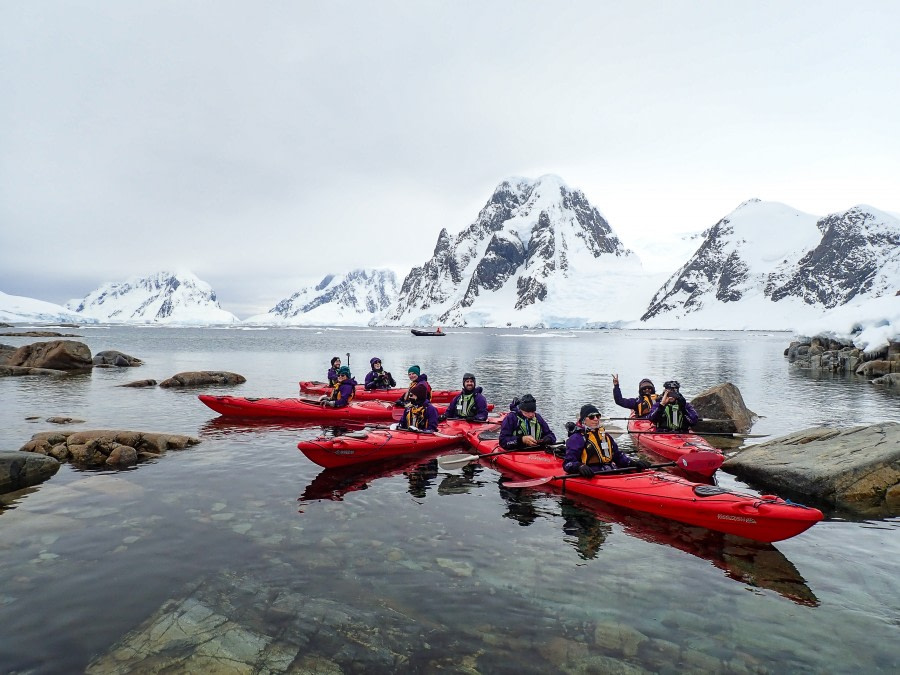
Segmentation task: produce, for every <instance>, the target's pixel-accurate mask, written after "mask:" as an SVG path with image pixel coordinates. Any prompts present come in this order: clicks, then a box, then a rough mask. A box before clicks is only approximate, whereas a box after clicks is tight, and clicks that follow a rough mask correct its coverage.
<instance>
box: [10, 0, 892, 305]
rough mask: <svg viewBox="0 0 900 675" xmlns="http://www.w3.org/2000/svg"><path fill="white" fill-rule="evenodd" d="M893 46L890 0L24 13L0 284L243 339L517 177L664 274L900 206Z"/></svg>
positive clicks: (19, 8) (405, 248)
mask: <svg viewBox="0 0 900 675" xmlns="http://www.w3.org/2000/svg"><path fill="white" fill-rule="evenodd" d="M898 26H900V2H896V1H895V0H883V1H880V2H871V1H869V2H866V1H863V2H860V1H858V0H854V2H847V1H841V2H828V1H822V0H816V1H809V2H791V1H790V0H779V1H777V2H762V1H759V0H754V1H751V2H739V1H736V0H728V1H727V2H714V1H712V0H710V1H707V2H700V1H693V2H677V1H660V2H641V1H632V2H627V3H626V2H619V1H616V2H606V1H604V0H585V1H581V0H569V1H566V0H561V1H559V2H547V1H532V0H515V1H513V0H508V1H490V0H480V1H478V2H467V1H461V0H448V1H446V2H427V1H413V0H408V1H406V2H385V1H379V2H369V1H362V0H359V1H357V2H339V1H338V2H335V1H334V0H329V1H328V2H318V1H317V2H303V1H301V0H293V1H291V2H265V3H259V2H249V1H246V2H223V1H220V0H215V1H209V2H196V1H195V2H192V1H190V0H172V1H167V2H162V1H156V2H154V1H151V0H141V1H133V2H129V1H127V0H115V1H112V2H99V1H87V2H75V1H73V0H67V1H66V2H58V1H54V0H4V2H2V3H0V290H2V291H4V292H6V293H10V294H13V295H25V296H28V297H34V298H38V299H41V300H47V301H50V302H56V303H63V302H65V301H66V300H68V299H69V298H73V297H82V296H84V295H86V294H87V293H88V292H90V291H91V290H93V289H94V288H96V287H97V286H99V285H100V284H101V283H103V282H106V281H123V280H125V279H126V278H128V277H131V276H135V275H143V274H149V273H151V272H155V271H158V270H161V269H190V270H191V271H193V272H194V273H195V274H197V275H198V276H199V277H200V278H201V279H204V280H205V281H208V282H209V283H210V284H212V286H213V288H215V289H216V291H217V292H218V295H219V300H220V302H221V304H222V306H223V307H224V308H225V309H228V310H230V311H232V312H234V313H236V314H237V315H238V316H239V317H241V318H243V317H245V316H248V315H249V314H252V313H257V312H263V311H266V310H268V309H269V308H270V307H272V306H273V305H274V304H275V303H276V302H277V301H278V300H280V299H282V298H284V297H287V296H289V295H290V294H292V293H293V292H294V291H296V290H299V289H300V288H301V287H302V286H304V285H307V284H308V283H310V282H311V281H314V280H318V279H319V278H321V277H322V276H324V275H325V274H327V273H329V272H340V271H343V270H347V269H352V268H356V267H392V268H394V269H395V270H397V271H398V273H401V274H405V273H406V272H407V271H409V269H410V268H411V267H413V266H414V265H420V264H422V263H423V262H425V261H426V260H427V259H428V258H429V257H430V256H431V253H432V251H433V249H434V245H435V242H436V239H437V235H438V233H439V232H440V230H441V228H442V227H445V228H447V229H448V230H449V231H450V232H451V234H453V233H456V232H458V231H460V230H461V229H463V228H464V227H465V226H466V225H468V224H469V223H471V222H472V221H473V220H474V219H475V217H476V215H477V213H478V210H479V209H480V208H481V207H482V206H483V205H484V203H485V202H486V200H487V199H488V198H489V197H490V195H491V193H492V191H493V189H494V187H495V186H496V185H497V184H498V183H499V182H500V181H502V180H503V179H505V178H507V177H510V176H527V177H533V178H536V177H538V176H540V175H543V174H547V173H553V174H557V175H559V176H561V177H562V178H563V180H565V181H566V182H567V183H568V184H569V185H570V186H572V187H575V188H578V189H581V190H582V191H584V193H585V194H586V196H587V197H588V199H589V200H590V201H591V202H592V203H593V204H594V205H595V206H596V207H597V208H599V209H600V211H601V212H602V213H603V214H604V215H605V216H606V217H607V219H608V220H609V222H610V225H611V226H612V228H613V230H615V231H616V232H617V233H618V234H619V236H620V237H621V238H622V239H623V241H624V242H625V243H626V244H627V245H631V246H632V248H634V249H635V250H636V251H637V252H638V254H639V255H641V256H642V258H643V259H644V260H645V263H647V264H648V265H651V266H665V265H668V264H672V265H675V264H676V263H677V262H681V261H676V262H675V263H672V262H669V261H664V260H663V259H662V258H661V257H659V256H660V248H661V247H660V246H658V245H657V246H656V247H654V248H653V249H651V248H648V247H647V246H646V244H647V243H648V242H651V243H652V242H654V241H655V242H657V244H658V243H659V242H663V241H665V240H666V239H667V238H670V237H675V236H676V235H677V234H678V233H684V232H694V231H699V230H702V229H705V228H706V227H709V226H711V225H713V224H714V223H715V222H716V221H717V220H719V219H720V218H721V217H722V216H724V215H726V214H728V213H729V212H730V211H732V210H733V209H734V208H736V207H737V206H738V205H739V204H740V203H741V202H743V201H745V200H746V199H749V198H752V197H759V198H761V199H764V200H773V201H780V202H784V203H786V204H789V205H791V206H793V207H795V208H797V209H800V210H802V211H806V212H809V213H814V214H817V215H824V214H827V213H831V212H835V211H842V210H845V209H847V208H849V207H851V206H854V205H856V204H860V203H864V204H870V205H872V206H875V207H877V208H880V209H882V210H886V211H893V212H900V123H898V120H900V32H898V28H897V27H898ZM681 248H683V246H682V247H681ZM670 250H672V251H680V250H681V249H679V247H677V246H673V247H671V249H670Z"/></svg>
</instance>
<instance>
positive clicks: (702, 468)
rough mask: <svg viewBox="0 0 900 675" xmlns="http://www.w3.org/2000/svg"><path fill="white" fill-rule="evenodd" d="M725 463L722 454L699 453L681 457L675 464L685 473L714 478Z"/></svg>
mask: <svg viewBox="0 0 900 675" xmlns="http://www.w3.org/2000/svg"><path fill="white" fill-rule="evenodd" d="M724 461H725V455H723V454H721V453H718V452H706V451H698V452H691V453H688V454H687V455H683V456H681V457H679V458H678V461H677V462H675V463H676V465H678V466H679V467H681V468H682V469H684V470H685V471H691V472H693V473H699V474H701V475H703V476H712V475H713V474H714V473H715V472H716V469H718V468H719V467H720V466H722V462H724Z"/></svg>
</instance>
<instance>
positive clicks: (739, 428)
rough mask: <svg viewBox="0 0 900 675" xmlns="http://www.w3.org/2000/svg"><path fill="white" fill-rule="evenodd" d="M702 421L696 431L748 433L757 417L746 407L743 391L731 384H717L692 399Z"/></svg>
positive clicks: (692, 403)
mask: <svg viewBox="0 0 900 675" xmlns="http://www.w3.org/2000/svg"><path fill="white" fill-rule="evenodd" d="M691 405H692V406H694V408H695V409H696V411H697V414H699V415H700V417H701V421H700V423H699V424H697V425H696V426H695V427H694V430H695V431H711V432H726V433H727V432H732V433H733V432H738V433H742V434H743V433H746V432H748V431H750V427H752V426H753V421H754V420H755V419H756V417H757V415H756V413H754V412H753V411H752V410H750V409H749V408H748V407H747V406H746V405H744V397H743V396H741V390H740V389H738V388H737V387H736V386H735V385H733V384H732V383H731V382H725V383H724V384H717V385H716V386H714V387H710V388H709V389H707V390H706V391H702V392H700V393H699V394H698V395H697V396H695V397H694V398H693V399H691Z"/></svg>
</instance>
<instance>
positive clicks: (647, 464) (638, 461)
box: [631, 459, 650, 471]
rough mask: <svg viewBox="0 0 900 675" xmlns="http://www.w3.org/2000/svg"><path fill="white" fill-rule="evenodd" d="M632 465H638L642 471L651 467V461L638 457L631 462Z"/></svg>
mask: <svg viewBox="0 0 900 675" xmlns="http://www.w3.org/2000/svg"><path fill="white" fill-rule="evenodd" d="M631 466H634V467H637V468H638V469H640V470H641V471H645V470H646V469H649V468H650V462H645V461H644V460H643V459H636V460H634V461H633V462H632V463H631Z"/></svg>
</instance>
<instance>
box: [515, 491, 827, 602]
mask: <svg viewBox="0 0 900 675" xmlns="http://www.w3.org/2000/svg"><path fill="white" fill-rule="evenodd" d="M498 485H499V488H500V495H501V496H502V497H503V499H504V501H505V502H506V504H507V512H506V513H505V514H504V517H505V518H512V519H514V520H516V521H517V522H518V523H519V524H520V525H522V526H528V525H531V524H532V523H534V522H535V521H536V520H538V518H547V519H550V520H555V519H557V518H561V519H562V531H563V534H564V535H565V536H564V537H563V539H564V540H565V541H566V542H567V543H569V544H571V545H572V546H573V547H574V548H575V550H576V551H577V552H578V555H579V556H580V557H581V559H582V560H595V559H596V558H597V555H598V553H599V552H600V549H601V548H602V546H603V544H604V543H605V542H606V540H607V539H608V538H609V537H610V535H612V534H613V531H614V528H613V523H615V524H618V525H620V526H621V527H622V528H623V529H624V531H625V532H626V533H628V534H629V535H631V536H633V537H637V538H639V539H642V540H643V541H647V542H650V543H653V544H659V545H662V546H671V547H672V548H676V549H678V550H680V551H684V552H685V553H689V554H691V555H693V556H696V557H697V558H701V559H703V560H707V561H709V562H710V563H712V565H713V566H715V567H717V568H718V569H720V570H722V571H724V572H725V575H726V576H727V577H728V578H730V579H734V580H735V581H737V582H740V583H743V584H747V585H748V586H751V587H755V588H764V589H767V590H770V591H775V592H776V593H778V594H779V595H781V596H783V597H785V598H787V599H789V600H791V601H793V602H795V603H797V604H798V605H806V606H808V607H817V606H818V605H819V600H818V598H817V597H816V595H815V594H814V593H813V592H812V590H811V589H810V588H809V587H808V586H807V585H806V580H805V579H804V578H803V577H802V576H801V574H800V573H799V571H798V570H797V568H796V567H795V566H794V564H793V563H792V562H791V561H790V560H788V559H787V558H786V557H785V556H784V554H783V553H782V552H781V551H779V550H778V549H777V548H775V547H774V546H773V545H772V544H766V543H763V542H758V541H753V540H751V539H744V538H743V537H737V536H734V535H731V534H725V533H723V532H715V531H713V530H708V529H706V528H703V527H693V526H690V525H685V524H683V523H679V522H676V521H673V520H667V519H665V518H659V517H657V516H653V515H650V514H638V513H635V512H633V511H630V510H628V509H624V508H620V507H617V506H614V505H611V504H607V503H606V502H600V501H597V500H593V499H590V498H587V497H582V496H580V495H575V496H559V495H555V494H553V493H548V492H546V491H542V490H534V489H510V488H505V487H503V483H502V481H500V482H499V483H498ZM557 509H558V510H557Z"/></svg>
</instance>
